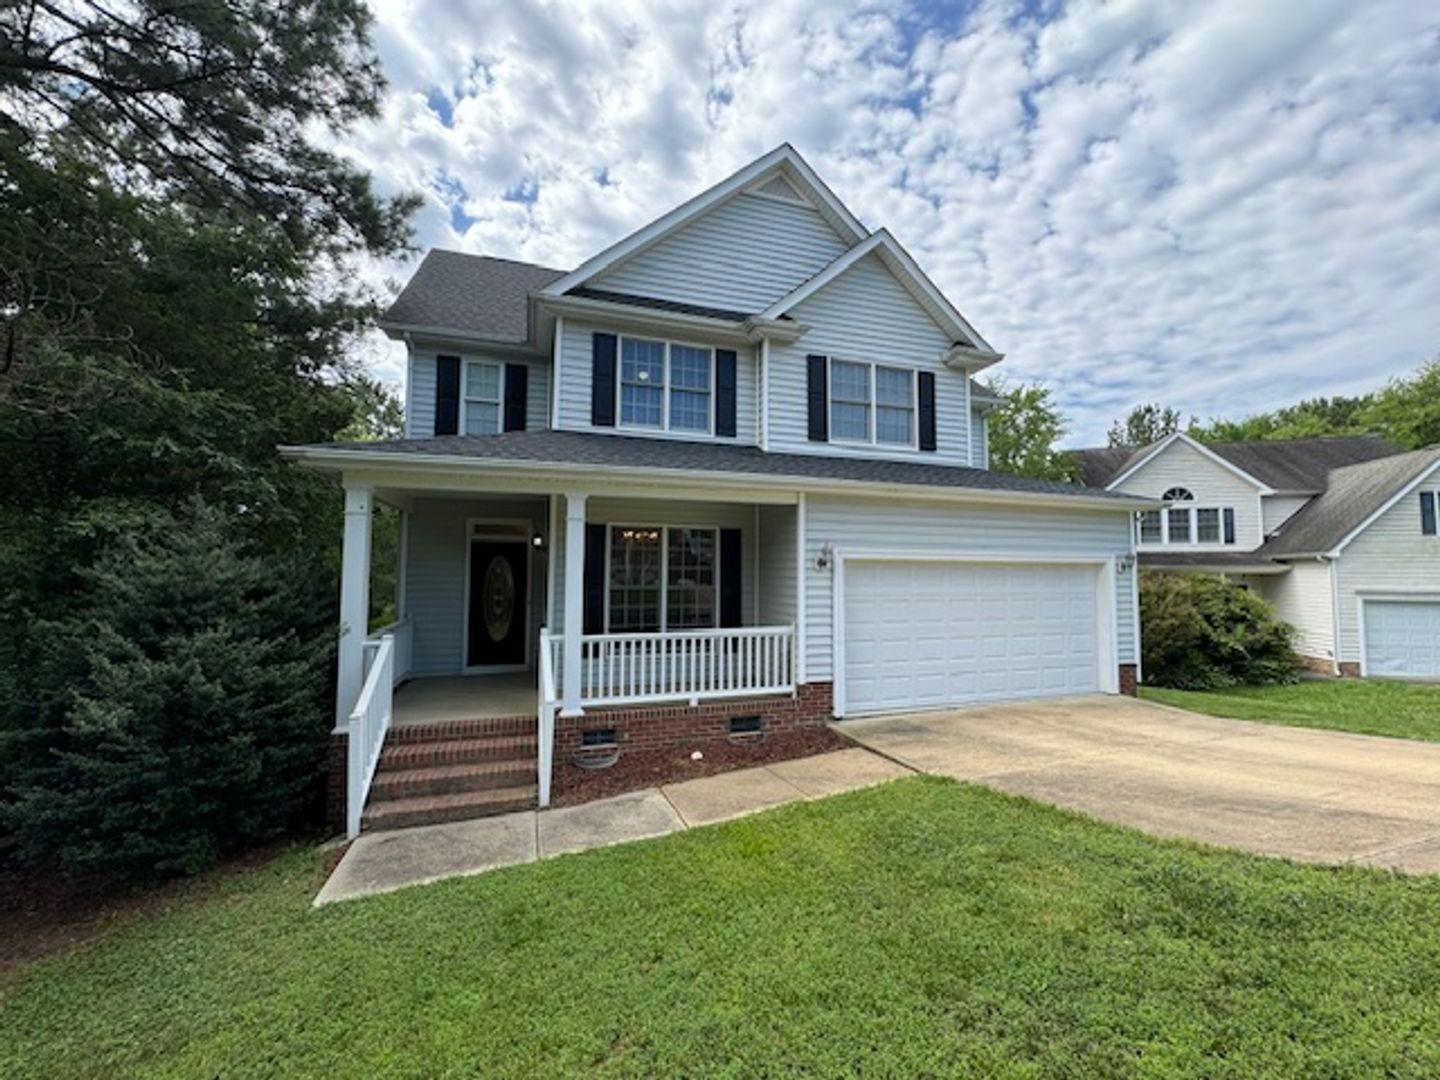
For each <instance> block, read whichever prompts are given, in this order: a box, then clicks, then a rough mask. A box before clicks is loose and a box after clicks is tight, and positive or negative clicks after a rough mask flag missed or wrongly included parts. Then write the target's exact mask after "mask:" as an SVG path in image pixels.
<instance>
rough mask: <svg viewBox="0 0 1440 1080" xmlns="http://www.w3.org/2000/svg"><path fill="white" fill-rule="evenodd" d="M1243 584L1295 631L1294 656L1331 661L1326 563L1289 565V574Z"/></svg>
mask: <svg viewBox="0 0 1440 1080" xmlns="http://www.w3.org/2000/svg"><path fill="white" fill-rule="evenodd" d="M1247 583H1248V584H1249V585H1250V587H1251V588H1252V589H1254V590H1255V591H1256V592H1257V593H1259V594H1260V595H1261V596H1262V597H1264V598H1265V599H1266V600H1269V601H1270V603H1272V604H1274V605H1275V614H1276V615H1278V616H1279V617H1280V618H1281V619H1283V620H1284V621H1285V622H1287V623H1289V624H1290V625H1291V626H1293V627H1294V628H1295V651H1296V652H1297V653H1299V654H1300V655H1301V656H1309V657H1313V658H1315V659H1318V660H1331V659H1333V658H1334V656H1335V614H1334V611H1335V606H1334V604H1333V603H1332V600H1331V597H1332V591H1331V584H1330V564H1329V563H1328V562H1318V561H1310V562H1297V563H1292V564H1290V572H1289V573H1286V574H1264V575H1257V576H1255V577H1252V578H1249V579H1247Z"/></svg>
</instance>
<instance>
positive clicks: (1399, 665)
mask: <svg viewBox="0 0 1440 1080" xmlns="http://www.w3.org/2000/svg"><path fill="white" fill-rule="evenodd" d="M1365 674H1367V675H1414V676H1432V677H1436V678H1440V600H1437V601H1400V600H1366V601H1365Z"/></svg>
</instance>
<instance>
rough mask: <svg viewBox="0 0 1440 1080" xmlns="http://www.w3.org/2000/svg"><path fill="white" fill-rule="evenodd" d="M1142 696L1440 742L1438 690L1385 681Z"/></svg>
mask: <svg viewBox="0 0 1440 1080" xmlns="http://www.w3.org/2000/svg"><path fill="white" fill-rule="evenodd" d="M1140 696H1141V697H1142V698H1146V699H1148V700H1150V701H1159V702H1161V703H1163V704H1165V705H1176V706H1178V707H1180V708H1182V709H1193V710H1194V711H1195V712H1203V713H1209V714H1210V715H1211V716H1228V717H1231V718H1232V719H1235V720H1262V721H1265V722H1267V723H1271V724H1290V725H1293V726H1295V727H1311V728H1329V729H1330V730H1332V731H1354V732H1358V733H1360V734H1362V735H1394V736H1397V737H1398V738H1402V739H1425V740H1428V741H1430V742H1440V686H1433V685H1431V686H1427V685H1423V684H1420V683H1404V682H1394V681H1390V680H1385V679H1310V680H1306V681H1305V682H1299V683H1293V684H1291V685H1289V686H1236V687H1232V688H1231V689H1228V690H1206V691H1195V690H1162V689H1159V688H1158V687H1149V686H1145V687H1141V688H1140Z"/></svg>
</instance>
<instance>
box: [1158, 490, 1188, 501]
mask: <svg viewBox="0 0 1440 1080" xmlns="http://www.w3.org/2000/svg"><path fill="white" fill-rule="evenodd" d="M1160 499H1161V501H1162V502H1167V503H1170V502H1194V501H1195V496H1194V495H1192V494H1190V489H1189V488H1183V487H1172V488H1170V489H1169V490H1168V491H1166V492H1165V494H1164V495H1161V496H1160Z"/></svg>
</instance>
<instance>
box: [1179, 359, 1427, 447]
mask: <svg viewBox="0 0 1440 1080" xmlns="http://www.w3.org/2000/svg"><path fill="white" fill-rule="evenodd" d="M1190 434H1191V435H1193V436H1195V437H1196V438H1197V439H1201V440H1203V441H1206V442H1236V441H1242V440H1251V439H1303V438H1313V437H1317V436H1327V435H1380V436H1382V437H1384V438H1386V439H1389V440H1390V441H1391V442H1393V443H1395V444H1397V445H1398V446H1401V447H1403V448H1404V449H1406V450H1418V449H1420V448H1421V447H1425V446H1433V445H1435V444H1436V443H1440V357H1437V358H1436V359H1433V360H1430V361H1428V362H1427V363H1424V364H1422V365H1421V366H1420V367H1419V368H1417V369H1416V371H1415V372H1414V373H1413V374H1411V375H1408V376H1404V377H1401V378H1398V379H1392V380H1391V381H1390V382H1389V383H1387V384H1386V385H1385V386H1383V387H1381V388H1380V389H1379V390H1376V391H1374V392H1372V393H1369V394H1362V395H1360V396H1359V397H1333V398H1310V399H1307V400H1305V401H1301V402H1298V403H1297V404H1295V405H1287V406H1285V407H1284V408H1280V409H1276V410H1274V411H1272V412H1267V413H1256V414H1254V415H1253V416H1247V417H1244V418H1242V419H1239V420H1223V419H1214V420H1210V421H1208V422H1207V423H1204V424H1199V423H1192V424H1191V426H1190Z"/></svg>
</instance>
